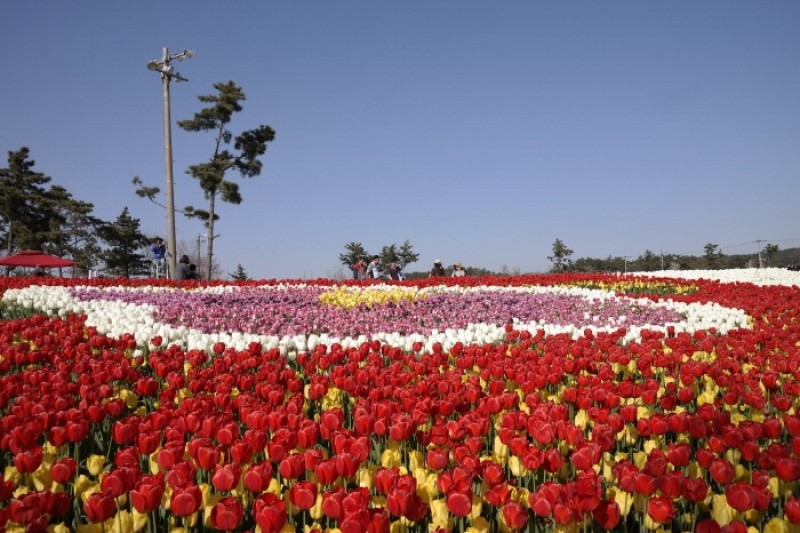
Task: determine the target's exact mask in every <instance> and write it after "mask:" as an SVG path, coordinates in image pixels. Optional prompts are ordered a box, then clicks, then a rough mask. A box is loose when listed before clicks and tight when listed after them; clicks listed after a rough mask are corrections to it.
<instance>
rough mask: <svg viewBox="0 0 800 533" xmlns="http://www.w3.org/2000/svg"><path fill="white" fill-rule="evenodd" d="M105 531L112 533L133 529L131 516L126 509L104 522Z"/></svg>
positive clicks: (129, 531)
mask: <svg viewBox="0 0 800 533" xmlns="http://www.w3.org/2000/svg"><path fill="white" fill-rule="evenodd" d="M106 525H107V526H110V527H107V528H106V531H111V532H112V533H131V531H134V529H133V516H131V514H130V513H129V512H128V511H124V510H123V511H120V512H118V513H117V515H116V516H115V517H114V518H112V519H110V520H109V521H108V522H106Z"/></svg>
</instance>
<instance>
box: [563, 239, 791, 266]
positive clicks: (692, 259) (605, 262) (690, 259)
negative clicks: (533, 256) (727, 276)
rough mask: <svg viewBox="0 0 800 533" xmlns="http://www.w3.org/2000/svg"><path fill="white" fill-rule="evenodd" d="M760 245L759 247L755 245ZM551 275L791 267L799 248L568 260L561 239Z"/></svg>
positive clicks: (713, 248) (708, 248)
mask: <svg viewBox="0 0 800 533" xmlns="http://www.w3.org/2000/svg"><path fill="white" fill-rule="evenodd" d="M759 244H760V243H759ZM552 250H553V254H552V255H550V256H548V259H549V260H550V262H551V263H552V268H551V272H652V271H656V270H719V269H726V268H754V267H779V268H784V267H791V266H794V265H797V264H800V248H789V249H786V250H781V249H780V248H779V246H778V245H777V244H774V243H767V244H766V246H764V247H763V248H761V249H760V250H759V251H758V252H755V253H751V254H737V255H728V254H725V253H723V252H722V250H721V249H720V247H719V245H718V244H714V243H711V242H709V243H706V244H705V246H704V247H703V252H704V253H703V255H699V256H694V255H683V254H669V253H656V252H653V251H652V250H645V251H644V252H643V253H642V254H641V255H639V256H638V257H635V258H633V257H622V256H608V257H606V258H604V259H603V258H594V257H582V258H579V259H574V260H573V259H572V255H573V251H572V250H571V249H569V248H568V247H567V246H566V245H565V244H564V242H563V241H562V240H561V239H556V240H555V241H554V242H553V247H552Z"/></svg>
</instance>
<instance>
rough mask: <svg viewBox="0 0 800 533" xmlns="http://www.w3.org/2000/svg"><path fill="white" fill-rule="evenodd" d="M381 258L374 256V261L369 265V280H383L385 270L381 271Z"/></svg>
mask: <svg viewBox="0 0 800 533" xmlns="http://www.w3.org/2000/svg"><path fill="white" fill-rule="evenodd" d="M380 260H381V258H380V257H379V256H377V255H373V256H372V261H370V262H369V265H367V278H369V279H381V278H382V277H383V270H381V263H380Z"/></svg>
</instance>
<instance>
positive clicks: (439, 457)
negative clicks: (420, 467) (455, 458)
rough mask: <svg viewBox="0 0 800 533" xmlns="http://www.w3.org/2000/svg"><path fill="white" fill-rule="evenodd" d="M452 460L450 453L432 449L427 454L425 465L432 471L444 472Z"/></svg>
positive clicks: (440, 449) (444, 450)
mask: <svg viewBox="0 0 800 533" xmlns="http://www.w3.org/2000/svg"><path fill="white" fill-rule="evenodd" d="M449 460H450V452H449V451H448V450H447V449H444V448H431V449H430V450H428V453H427V454H425V463H426V464H427V465H428V468H430V469H432V470H442V469H444V468H446V467H447V464H448V462H449Z"/></svg>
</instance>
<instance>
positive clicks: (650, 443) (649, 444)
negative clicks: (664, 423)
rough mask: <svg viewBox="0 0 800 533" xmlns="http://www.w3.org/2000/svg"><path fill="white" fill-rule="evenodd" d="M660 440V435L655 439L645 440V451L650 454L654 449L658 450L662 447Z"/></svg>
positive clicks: (643, 447)
mask: <svg viewBox="0 0 800 533" xmlns="http://www.w3.org/2000/svg"><path fill="white" fill-rule="evenodd" d="M659 441H660V437H656V438H655V439H647V440H646V441H644V444H643V445H642V449H644V452H645V453H646V454H649V453H650V452H652V451H653V450H656V449H658V448H660V447H661V445H660V443H659Z"/></svg>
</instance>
